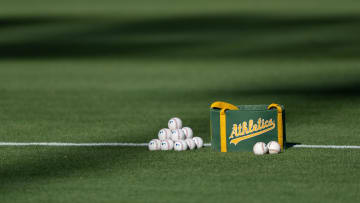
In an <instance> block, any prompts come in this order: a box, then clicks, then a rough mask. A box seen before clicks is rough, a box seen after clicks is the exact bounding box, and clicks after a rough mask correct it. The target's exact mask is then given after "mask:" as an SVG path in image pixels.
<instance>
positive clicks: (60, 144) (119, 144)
mask: <svg viewBox="0 0 360 203" xmlns="http://www.w3.org/2000/svg"><path fill="white" fill-rule="evenodd" d="M0 146H51V147H146V146H148V143H126V142H124V143H122V142H108V143H106V142H104V143H101V142H100V143H68V142H0ZM204 146H205V147H210V146H211V144H210V143H205V144H204ZM292 147H294V148H323V149H360V146H355V145H303V144H298V145H293V146H292Z"/></svg>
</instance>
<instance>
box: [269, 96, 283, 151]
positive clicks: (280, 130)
mask: <svg viewBox="0 0 360 203" xmlns="http://www.w3.org/2000/svg"><path fill="white" fill-rule="evenodd" d="M271 108H276V110H277V114H278V116H277V122H278V142H279V144H280V147H281V151H282V150H284V128H283V120H282V111H283V110H282V108H281V106H280V105H279V104H274V103H272V104H270V105H269V106H268V109H271Z"/></svg>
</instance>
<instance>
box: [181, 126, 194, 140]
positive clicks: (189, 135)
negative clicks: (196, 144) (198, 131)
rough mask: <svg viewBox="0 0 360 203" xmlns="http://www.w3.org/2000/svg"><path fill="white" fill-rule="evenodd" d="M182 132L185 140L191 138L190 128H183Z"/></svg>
mask: <svg viewBox="0 0 360 203" xmlns="http://www.w3.org/2000/svg"><path fill="white" fill-rule="evenodd" d="M182 131H184V134H185V137H186V138H192V137H193V131H192V129H191V128H189V127H183V128H182Z"/></svg>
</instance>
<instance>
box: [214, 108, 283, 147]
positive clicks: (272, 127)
mask: <svg viewBox="0 0 360 203" xmlns="http://www.w3.org/2000/svg"><path fill="white" fill-rule="evenodd" d="M210 132H211V147H212V148H213V150H215V151H219V152H236V151H252V149H253V146H254V144H255V143H256V142H265V143H268V142H270V141H277V142H278V143H279V144H280V147H281V150H282V151H283V150H284V149H285V144H286V134H285V109H284V106H282V105H279V104H270V105H240V106H235V105H232V104H229V103H226V102H219V101H218V102H214V103H212V104H211V107H210Z"/></svg>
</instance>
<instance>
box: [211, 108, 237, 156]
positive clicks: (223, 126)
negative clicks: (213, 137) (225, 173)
mask: <svg viewBox="0 0 360 203" xmlns="http://www.w3.org/2000/svg"><path fill="white" fill-rule="evenodd" d="M210 108H219V109H221V111H220V151H221V152H227V147H226V114H225V111H226V110H239V108H238V107H237V106H235V105H232V104H229V103H226V102H220V101H217V102H214V103H212V104H211V106H210Z"/></svg>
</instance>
